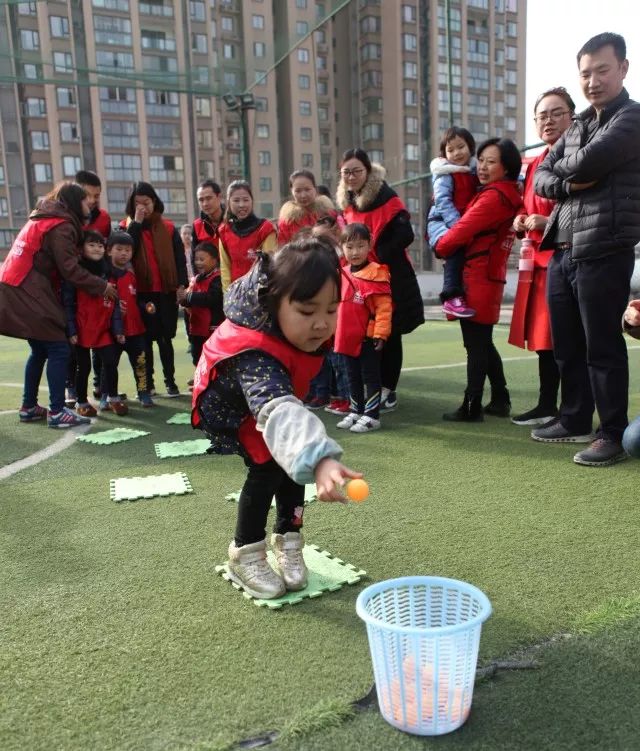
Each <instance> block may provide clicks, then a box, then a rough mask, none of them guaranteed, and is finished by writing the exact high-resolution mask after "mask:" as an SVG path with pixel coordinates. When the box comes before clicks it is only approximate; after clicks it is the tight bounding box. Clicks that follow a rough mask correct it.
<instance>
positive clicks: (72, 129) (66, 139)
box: [60, 122, 79, 143]
mask: <svg viewBox="0 0 640 751" xmlns="http://www.w3.org/2000/svg"><path fill="white" fill-rule="evenodd" d="M60 140H61V141H62V142H63V143H75V142H76V141H78V140H79V137H78V126H77V125H76V124H75V123H64V122H63V123H60Z"/></svg>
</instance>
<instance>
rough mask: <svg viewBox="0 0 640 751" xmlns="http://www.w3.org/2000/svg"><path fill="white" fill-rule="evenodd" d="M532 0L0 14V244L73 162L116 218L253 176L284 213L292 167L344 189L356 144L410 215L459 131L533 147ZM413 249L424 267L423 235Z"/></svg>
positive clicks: (270, 207)
mask: <svg viewBox="0 0 640 751" xmlns="http://www.w3.org/2000/svg"><path fill="white" fill-rule="evenodd" d="M525 19H526V0H397V1H396V0H325V1H324V2H316V0H206V1H205V0H147V1H146V2H134V0H86V2H82V1H81V0H48V1H47V2H42V1H41V2H26V3H5V4H3V5H2V6H0V47H1V49H3V50H5V51H6V52H5V54H0V125H1V129H0V249H2V248H6V247H8V246H9V245H10V244H11V238H12V236H13V235H14V233H15V230H16V229H18V228H19V227H20V226H21V225H22V224H23V223H24V221H25V219H26V217H27V216H28V213H29V210H30V209H31V207H32V206H33V205H34V204H35V201H36V200H37V198H38V197H39V196H41V195H43V194H44V193H46V192H47V191H48V190H49V189H50V188H51V187H52V185H53V184H54V183H55V182H56V181H58V180H60V179H63V178H69V177H72V176H73V175H74V174H75V172H76V170H77V169H78V168H80V167H81V166H82V167H85V168H89V169H95V170H96V171H97V172H98V173H99V174H100V175H101V176H102V178H103V180H104V183H105V189H104V191H103V195H104V199H103V204H104V205H105V206H106V207H107V208H108V209H109V211H110V212H111V213H112V215H113V216H114V218H119V217H120V216H121V215H122V211H123V207H124V203H125V198H126V195H127V192H128V189H129V187H130V184H131V182H132V181H133V180H136V179H144V180H148V181H150V182H152V183H153V184H154V186H155V187H156V189H157V190H158V192H159V194H160V196H161V197H162V199H163V201H164V202H165V206H166V213H167V216H169V217H171V218H172V219H173V220H175V221H176V222H177V223H181V222H183V221H188V220H190V219H192V218H193V217H194V216H195V215H196V210H197V209H196V204H195V187H196V185H197V183H198V182H199V181H200V180H201V179H204V178H206V177H213V178H214V179H216V180H218V182H220V183H221V184H222V185H226V184H228V183H229V182H230V181H231V180H233V179H236V178H239V177H243V176H245V175H246V176H249V177H250V179H251V184H252V186H253V190H254V195H255V198H256V211H257V212H258V213H260V214H262V215H266V216H277V213H278V209H279V206H280V203H281V201H282V199H283V197H284V196H286V194H287V178H288V175H289V174H290V172H291V171H293V170H294V169H298V168H303V167H304V168H308V169H311V170H313V171H314V173H315V174H316V176H317V178H318V181H319V182H322V183H325V184H327V185H328V186H329V188H330V189H331V190H334V189H335V187H336V182H337V168H338V162H339V157H340V154H341V153H342V151H344V150H345V149H346V148H350V147H352V146H354V145H360V146H363V147H364V148H365V149H367V151H368V152H369V153H370V155H371V157H372V159H374V160H376V161H380V162H381V163H383V164H384V166H385V167H386V169H387V173H388V179H389V180H390V181H391V182H393V183H397V184H398V187H397V190H398V192H399V193H400V195H401V197H402V198H403V199H404V200H405V202H406V204H407V206H408V208H409V210H410V211H411V214H412V217H413V218H414V224H415V230H416V235H417V236H418V237H419V238H421V235H422V231H423V226H422V225H423V214H424V211H425V208H426V206H427V205H428V202H429V181H428V179H426V178H424V175H425V173H426V172H427V171H428V165H429V162H430V160H431V158H432V156H433V155H434V154H435V153H436V152H437V148H438V142H439V136H440V133H441V131H442V130H443V129H445V128H446V127H447V126H448V125H449V124H450V123H456V124H462V125H465V126H466V127H469V129H470V130H471V131H472V132H473V133H474V135H475V136H476V137H477V138H478V139H482V138H483V137H486V136H489V135H508V136H510V137H513V138H514V139H515V140H516V141H517V142H518V143H522V142H523V137H524V74H525V41H524V40H525ZM412 250H413V251H414V257H415V259H416V261H417V262H418V263H419V264H420V263H421V260H422V259H421V241H417V242H416V244H415V246H414V248H413V249H412Z"/></svg>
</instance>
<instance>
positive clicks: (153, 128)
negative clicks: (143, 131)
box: [147, 123, 182, 149]
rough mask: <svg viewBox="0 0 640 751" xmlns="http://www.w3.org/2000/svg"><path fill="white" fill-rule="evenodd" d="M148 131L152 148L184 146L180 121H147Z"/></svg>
mask: <svg viewBox="0 0 640 751" xmlns="http://www.w3.org/2000/svg"><path fill="white" fill-rule="evenodd" d="M147 133H148V136H149V146H150V147H151V148H152V149H176V148H180V147H181V146H182V134H181V132H180V125H179V124H178V123H147Z"/></svg>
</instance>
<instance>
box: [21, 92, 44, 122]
mask: <svg viewBox="0 0 640 751" xmlns="http://www.w3.org/2000/svg"><path fill="white" fill-rule="evenodd" d="M24 113H25V115H27V116H28V117H44V116H45V115H46V114H47V103H46V100H44V99H40V98H39V97H35V96H30V97H27V101H26V102H25V103H24Z"/></svg>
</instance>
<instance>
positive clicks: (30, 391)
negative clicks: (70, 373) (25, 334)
mask: <svg viewBox="0 0 640 751" xmlns="http://www.w3.org/2000/svg"><path fill="white" fill-rule="evenodd" d="M27 341H28V342H29V346H30V347H31V354H30V355H29V357H28V358H27V364H26V365H25V368H24V395H23V397H22V405H23V406H24V407H35V406H36V404H37V402H38V389H39V387H40V380H41V378H42V371H43V370H44V364H45V362H46V363H47V383H48V384H49V410H50V411H51V412H52V413H53V414H56V413H58V412H60V410H61V409H62V408H63V407H64V386H65V381H66V380H67V364H68V361H69V344H68V343H67V341H66V340H65V339H63V340H62V341H59V342H46V341H42V340H41V339H27Z"/></svg>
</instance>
